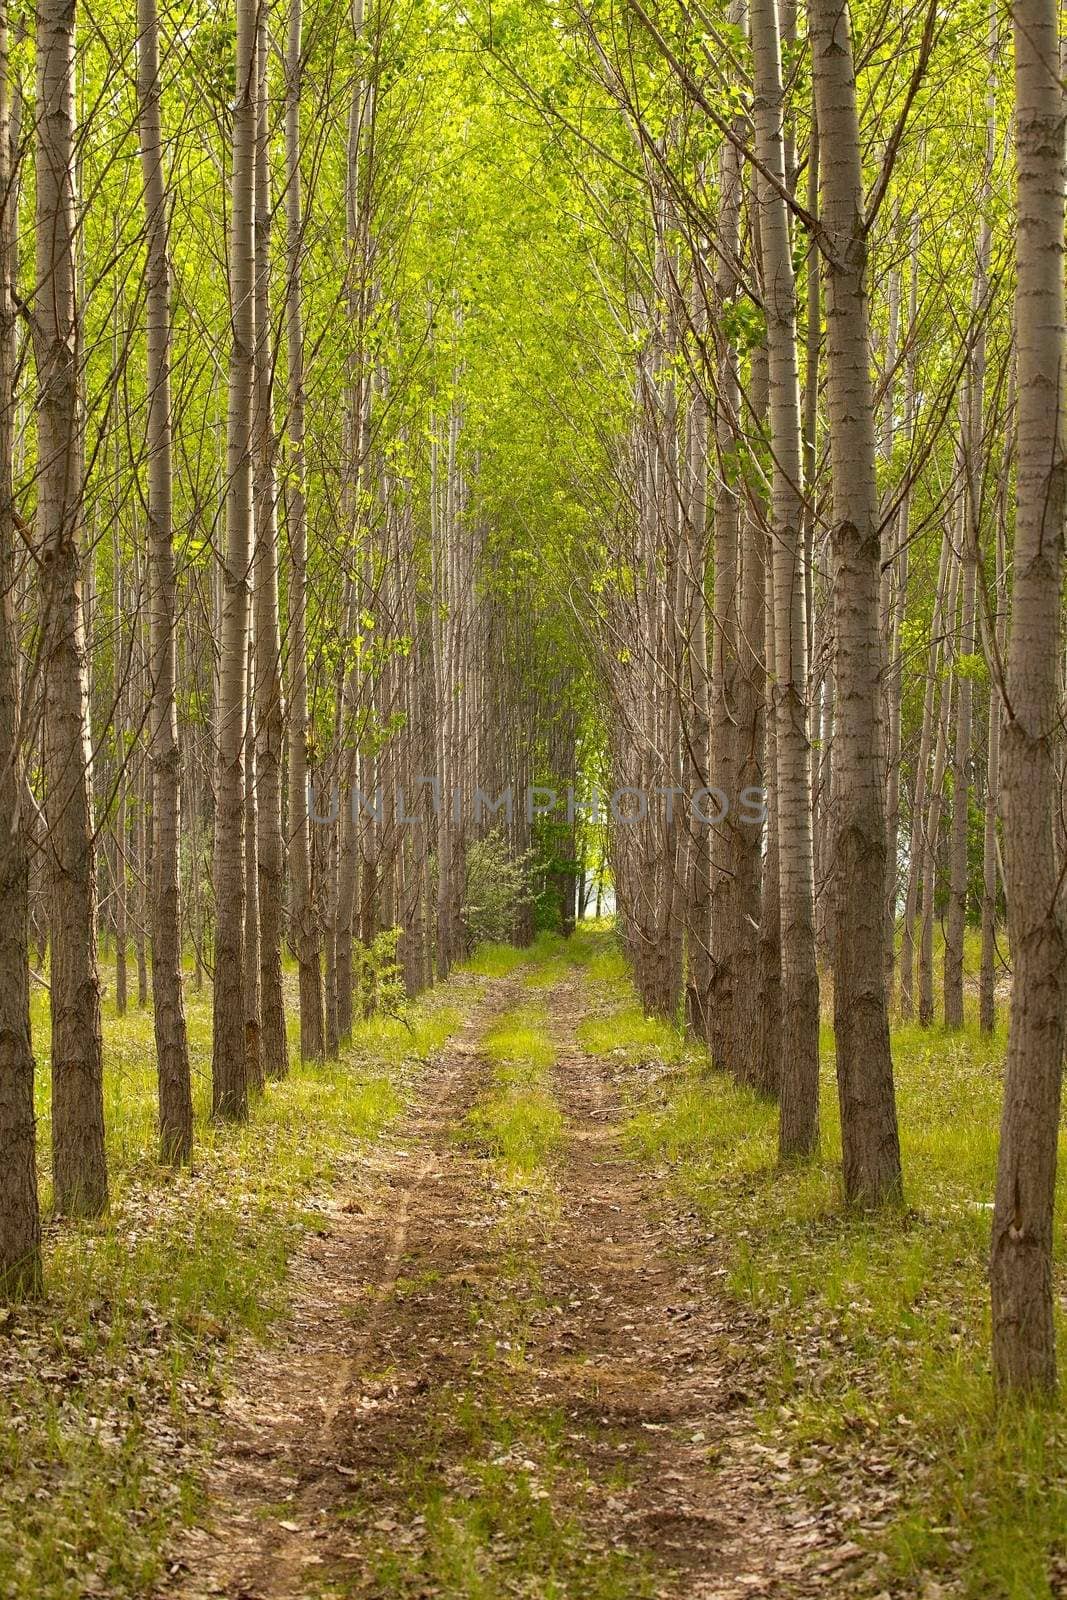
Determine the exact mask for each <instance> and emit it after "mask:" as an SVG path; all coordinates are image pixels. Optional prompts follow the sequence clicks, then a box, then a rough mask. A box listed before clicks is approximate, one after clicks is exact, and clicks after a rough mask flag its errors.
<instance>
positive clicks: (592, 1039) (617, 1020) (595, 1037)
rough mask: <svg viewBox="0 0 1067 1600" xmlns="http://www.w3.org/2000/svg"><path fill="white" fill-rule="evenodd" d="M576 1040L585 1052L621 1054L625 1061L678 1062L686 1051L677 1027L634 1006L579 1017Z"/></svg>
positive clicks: (591, 1053) (590, 1053) (592, 1054)
mask: <svg viewBox="0 0 1067 1600" xmlns="http://www.w3.org/2000/svg"><path fill="white" fill-rule="evenodd" d="M577 1038H578V1043H579V1044H580V1045H581V1047H582V1049H583V1050H584V1051H585V1052H586V1054H587V1055H591V1056H608V1055H615V1054H618V1055H622V1056H625V1057H626V1058H627V1060H628V1061H630V1062H631V1063H632V1062H637V1061H663V1062H678V1061H681V1060H682V1058H683V1057H684V1055H685V1054H686V1044H685V1040H684V1039H683V1038H682V1036H681V1034H680V1033H679V1032H678V1030H677V1028H672V1027H671V1025H670V1023H668V1022H663V1021H661V1019H660V1018H659V1017H646V1016H645V1014H644V1012H643V1011H642V1010H641V1009H640V1007H638V1006H632V1005H631V1006H624V1007H623V1008H622V1009H621V1010H619V1011H611V1012H608V1013H607V1014H606V1015H603V1016H600V1015H598V1016H591V1017H583V1018H582V1020H581V1022H580V1023H579V1024H578V1028H577Z"/></svg>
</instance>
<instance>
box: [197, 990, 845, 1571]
mask: <svg viewBox="0 0 1067 1600" xmlns="http://www.w3.org/2000/svg"><path fill="white" fill-rule="evenodd" d="M524 977H525V980H526V981H525V982H524ZM554 978H556V979H557V981H552V980H553V979H554ZM534 996H536V999H534V998H533V997H534ZM588 1009H589V994H588V991H587V986H586V983H585V981H584V979H583V976H582V975H581V973H580V972H579V971H577V970H575V969H572V970H571V972H569V973H568V974H567V975H566V976H564V977H562V978H558V977H557V974H556V972H554V971H553V970H549V971H548V972H547V973H538V972H537V971H536V970H534V971H532V972H529V973H527V974H525V975H524V974H523V973H522V972H519V973H518V974H515V975H511V976H506V977H502V978H498V979H495V980H490V981H489V983H488V986H487V988H486V991H485V992H484V993H483V995H482V996H481V997H480V999H479V1001H478V1003H477V1005H476V1006H475V1008H474V1009H473V1011H472V1013H471V1015H470V1016H469V1018H468V1020H467V1022H466V1025H465V1027H464V1028H463V1030H462V1032H461V1033H459V1034H458V1035H457V1036H455V1037H454V1038H453V1039H452V1040H451V1041H450V1043H449V1044H448V1046H447V1047H446V1048H445V1049H444V1050H443V1051H442V1053H441V1054H440V1056H439V1057H438V1059H437V1060H436V1061H435V1062H434V1064H433V1066H432V1068H431V1069H430V1070H429V1072H428V1073H427V1075H426V1077H425V1079H424V1080H423V1082H422V1083H421V1085H420V1087H419V1091H418V1096H417V1099H416V1102H415V1105H414V1107H413V1109H412V1111H411V1113H410V1115H409V1116H408V1117H407V1118H406V1120H405V1121H404V1122H403V1123H402V1124H401V1125H400V1126H399V1127H398V1128H396V1129H395V1131H394V1132H393V1134H392V1135H389V1136H387V1137H386V1139H385V1140H384V1141H383V1142H382V1143H381V1144H380V1145H379V1146H378V1149H377V1152H376V1155H375V1157H374V1159H373V1161H372V1162H370V1163H369V1164H368V1165H367V1166H365V1167H364V1168H363V1169H362V1170H361V1171H360V1173H359V1177H358V1181H356V1182H354V1183H352V1184H351V1185H349V1186H348V1187H347V1188H345V1189H343V1190H339V1191H338V1192H337V1193H336V1194H335V1196H334V1198H333V1203H332V1205H331V1207H330V1211H329V1214H328V1218H327V1220H326V1221H325V1223H324V1226H323V1227H322V1228H321V1229H320V1230H319V1232H318V1236H313V1237H312V1238H311V1239H310V1240H309V1241H308V1243H307V1244H306V1245H305V1247H304V1248H303V1250H301V1251H300V1253H299V1255H298V1256H297V1258H296V1261H295V1263H294V1266H293V1274H292V1284H293V1300H292V1309H291V1313H290V1315H289V1317H288V1319H287V1321H286V1323H285V1325H284V1328H283V1330H282V1331H281V1335H280V1337H279V1338H278V1339H276V1340H274V1341H272V1343H271V1344H270V1345H269V1346H267V1347H263V1346H261V1345H260V1346H257V1347H250V1348H249V1351H248V1356H247V1360H244V1361H242V1362H241V1363H240V1366H239V1370H238V1378H237V1382H236V1384H235V1386H234V1388H233V1389H232V1390H231V1392H230V1394H229V1395H228V1397H227V1399H226V1402H225V1422H224V1426H223V1429H222V1434H221V1438H220V1441H219V1448H218V1453H217V1455H216V1459H215V1462H214V1466H213V1469H212V1474H211V1483H210V1493H211V1499H210V1508H209V1510H210V1514H209V1518H208V1522H207V1526H206V1527H205V1528H203V1529H198V1530H194V1531H193V1532H192V1533H191V1534H190V1535H189V1537H188V1539H187V1541H186V1542H185V1543H184V1545H183V1546H182V1548H181V1550H180V1553H179V1561H180V1572H181V1577H180V1580H179V1582H178V1583H177V1585H176V1589H175V1590H171V1591H169V1592H172V1593H174V1592H177V1593H179V1594H180V1595H182V1596H184V1597H188V1600H193V1597H197V1600H200V1597H205V1596H216V1595H225V1596H228V1597H232V1600H283V1597H285V1600H290V1597H304V1596H308V1597H310V1596H323V1597H325V1596H330V1597H333V1596H337V1597H342V1596H346V1597H347V1596H361V1597H364V1596H365V1597H372V1596H373V1597H381V1600H385V1597H400V1596H404V1597H408V1596H427V1597H429V1596H442V1597H444V1596H448V1597H460V1596H464V1597H466V1596H470V1597H483V1596H484V1597H486V1600H489V1597H496V1596H505V1595H537V1596H559V1597H568V1600H570V1597H573V1600H578V1597H584V1596H588V1597H590V1600H601V1597H603V1600H609V1597H610V1600H613V1597H623V1596H633V1597H638V1596H662V1597H664V1600H666V1597H677V1600H683V1597H686V1600H726V1597H731V1600H732V1597H735V1596H753V1595H757V1596H758V1595H778V1596H783V1597H784V1596H801V1595H815V1594H825V1593H828V1592H830V1593H839V1594H843V1593H852V1592H853V1590H854V1585H855V1583H856V1582H859V1581H860V1580H861V1573H862V1569H863V1568H864V1567H868V1568H869V1566H870V1561H869V1557H868V1556H867V1553H866V1552H865V1551H864V1549H863V1548H862V1547H861V1546H860V1545H858V1544H857V1543H855V1542H853V1541H852V1540H851V1539H849V1538H846V1536H845V1534H844V1533H843V1532H842V1526H841V1520H840V1517H839V1515H838V1514H836V1513H835V1510H834V1508H833V1506H832V1504H830V1503H829V1502H826V1501H824V1502H823V1503H822V1505H821V1506H814V1505H813V1504H812V1501H811V1499H810V1497H809V1496H807V1495H805V1494H803V1493H801V1492H800V1491H799V1490H798V1488H797V1487H796V1486H795V1485H794V1484H793V1482H792V1478H791V1475H790V1474H789V1473H787V1472H783V1471H782V1470H781V1468H782V1466H783V1463H784V1458H783V1457H782V1456H781V1455H780V1453H779V1452H777V1451H775V1450H774V1449H772V1448H771V1447H770V1446H769V1445H767V1444H766V1443H765V1442H764V1440H763V1435H762V1430H761V1428H760V1427H759V1425H758V1424H757V1422H756V1420H755V1419H754V1416H753V1407H754V1405H755V1403H756V1401H757V1398H758V1395H759V1392H760V1388H761V1383H760V1373H759V1351H760V1348H761V1346H760V1340H759V1338H758V1336H757V1334H756V1330H755V1328H752V1329H746V1317H745V1313H744V1311H743V1310H742V1309H741V1308H740V1307H739V1305H738V1304H737V1302H736V1301H735V1300H733V1299H730V1298H727V1297H726V1296H725V1295H724V1292H723V1278H724V1276H725V1270H726V1268H725V1263H724V1260H723V1257H722V1253H721V1251H720V1250H718V1249H717V1248H716V1247H715V1245H714V1242H713V1241H711V1240H709V1237H708V1235H707V1232H706V1230H703V1229H702V1228H701V1226H700V1224H699V1222H698V1220H697V1218H696V1217H695V1215H694V1214H693V1212H692V1211H691V1210H689V1211H688V1212H683V1211H682V1210H681V1209H680V1208H679V1206H678V1205H677V1204H672V1203H671V1202H670V1201H669V1200H668V1199H667V1197H666V1196H665V1194H664V1191H663V1187H662V1184H660V1183H659V1182H657V1180H656V1178H655V1176H654V1174H652V1173H651V1172H650V1171H649V1169H648V1168H647V1166H645V1165H643V1164H641V1163H640V1162H639V1161H638V1160H637V1159H636V1158H635V1156H634V1154H633V1153H631V1152H630V1151H629V1149H628V1148H627V1143H626V1140H625V1138H624V1126H625V1123H626V1121H627V1119H628V1117H629V1110H628V1106H627V1096H626V1085H625V1082H623V1081H620V1074H619V1067H618V1062H617V1061H614V1062H613V1061H611V1060H609V1059H607V1058H604V1057H597V1056H591V1055H589V1054H588V1053H586V1052H585V1051H583V1050H582V1049H581V1048H579V1046H578V1044H577V1042H576V1037H575V1030H576V1027H577V1026H578V1025H579V1024H580V1023H581V1022H582V1021H583V1020H584V1019H585V1018H586V1015H587V1012H588ZM624 1070H625V1069H624ZM749 1320H750V1321H751V1320H752V1319H751V1316H750V1319H749ZM749 1332H751V1333H752V1335H753V1337H752V1338H751V1339H748V1338H747V1337H746V1335H747V1334H748V1333H749ZM864 1586H865V1587H866V1585H864Z"/></svg>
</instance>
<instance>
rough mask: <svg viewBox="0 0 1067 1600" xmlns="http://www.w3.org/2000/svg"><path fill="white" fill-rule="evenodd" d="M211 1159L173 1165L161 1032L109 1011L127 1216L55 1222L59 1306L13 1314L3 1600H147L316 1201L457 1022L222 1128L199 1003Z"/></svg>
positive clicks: (197, 1069)
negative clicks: (157, 1038)
mask: <svg viewBox="0 0 1067 1600" xmlns="http://www.w3.org/2000/svg"><path fill="white" fill-rule="evenodd" d="M45 998H46V997H45V996H44V995H43V993H42V992H38V994H37V995H35V997H34V1007H33V1012H34V1018H33V1020H34V1025H35V1026H34V1042H35V1047H36V1050H37V1059H38V1067H39V1072H38V1091H39V1096H40V1100H39V1114H40V1123H39V1132H40V1141H41V1145H40V1153H41V1157H42V1167H43V1168H44V1183H43V1197H44V1199H45V1201H46V1203H47V1201H48V1199H49V1182H48V1173H47V1168H48V1143H49V1131H50V1127H49V1113H48V1104H47V1082H48V1038H47V1024H46V1015H45V1006H44V1000H45ZM187 1003H188V1017H189V1034H190V1047H191V1058H192V1066H193V1072H194V1083H195V1100H196V1105H197V1111H198V1125H197V1130H196V1139H197V1142H196V1150H195V1155H194V1160H193V1164H192V1167H191V1169H190V1170H188V1171H184V1172H179V1173H174V1172H171V1171H169V1170H167V1169H164V1168H161V1167H160V1166H159V1164H158V1162H157V1160H156V1126H155V1071H154V1059H153V1046H152V1024H151V1018H150V1015H149V1014H148V1013H147V1012H141V1011H139V1010H138V1009H137V1007H136V1005H134V1006H133V1007H132V1008H131V1009H130V1011H129V1013H128V1015H127V1017H126V1018H124V1019H121V1020H120V1019H118V1018H116V1016H115V1014H114V1005H113V1000H112V999H111V998H110V996H108V997H107V998H106V999H105V1005H104V1023H105V1105H106V1114H107V1143H108V1155H109V1161H110V1174H111V1196H112V1205H111V1210H110V1213H109V1214H108V1216H106V1217H105V1218H103V1219H101V1220H100V1221H99V1222H95V1223H84V1224H73V1223H63V1224H61V1225H60V1224H55V1223H49V1224H48V1225H47V1229H46V1272H47V1282H48V1299H47V1301H46V1302H45V1303H44V1304H43V1305H40V1306H34V1307H24V1308H19V1309H12V1310H10V1311H8V1312H7V1313H0V1460H2V1461H3V1464H4V1468H5V1471H4V1474H3V1478H2V1481H0V1593H3V1594H4V1595H5V1596H11V1597H12V1600H83V1597H85V1596H89V1595H91V1594H94V1593H101V1594H107V1595H113V1596H116V1597H117V1596H127V1595H129V1596H133V1595H143V1594H145V1593H148V1592H150V1591H151V1590H152V1589H153V1588H154V1586H155V1584H156V1582H157V1581H158V1579H159V1576H160V1572H161V1568H160V1559H161V1557H160V1550H161V1546H162V1544H163V1541H164V1539H165V1538H166V1537H167V1536H168V1535H170V1534H171V1533H172V1532H173V1529H174V1526H175V1524H176V1523H178V1522H181V1521H182V1520H184V1519H185V1518H187V1517H188V1516H189V1515H190V1514H191V1513H192V1511H193V1510H194V1509H195V1506H196V1503H197V1497H198V1487H197V1485H198V1481H199V1468H200V1460H201V1451H202V1449H203V1447H204V1443H205V1440H206V1438H207V1436H208V1433H209V1430H210V1424H211V1419H212V1416H213V1414H214V1412H215V1410H216V1408H217V1403H218V1390H219V1380H220V1376H221V1373H222V1371H223V1370H224V1367H225V1363H226V1359H227V1352H228V1348H229V1346H230V1345H231V1343H232V1341H233V1340H234V1339H235V1337H236V1336H238V1335H240V1334H242V1333H245V1332H250V1333H252V1334H253V1335H257V1336H262V1335H263V1334H264V1333H265V1332H266V1331H267V1330H268V1329H269V1326H270V1324H271V1321H272V1319H273V1318H274V1317H275V1315H276V1314H277V1313H278V1311H279V1310H280V1309H281V1308H282V1306H283V1305H284V1299H285V1291H284V1275H285V1271H286V1264H287V1261H288V1257H289V1255H290V1253H291V1251H292V1249H293V1247H294V1246H295V1244H296V1243H297V1242H298V1240H299V1238H300V1237H301V1235H302V1234H303V1233H304V1232H305V1231H306V1230H307V1229H308V1228H309V1227H315V1226H319V1225H321V1219H320V1217H319V1216H317V1215H316V1213H315V1212H314V1211H309V1209H308V1202H309V1199H310V1197H311V1194H312V1191H313V1190H314V1189H316V1188H318V1187H320V1186H325V1185H328V1184H329V1183H330V1182H332V1181H335V1180H336V1179H337V1178H338V1176H339V1175H340V1174H341V1172H342V1170H343V1169H344V1167H345V1165H346V1164H347V1163H348V1162H349V1160H350V1158H351V1157H352V1155H353V1154H354V1153H355V1152H356V1151H357V1150H358V1149H359V1147H360V1145H361V1144H363V1143H365V1142H367V1141H370V1140H372V1139H374V1138H375V1137H376V1136H377V1135H378V1134H379V1133H380V1132H381V1131H382V1129H383V1128H384V1127H385V1126H386V1124H387V1123H388V1122H389V1121H390V1120H391V1119H392V1118H394V1117H395V1115H396V1114H397V1112H398V1111H399V1110H400V1108H401V1106H402V1104H403V1101H404V1094H405V1084H406V1081H407V1078H408V1068H407V1067H406V1066H405V1063H406V1062H408V1061H413V1060H414V1059H416V1058H425V1056H426V1055H427V1054H428V1053H429V1052H430V1051H432V1050H433V1049H435V1048H438V1047H439V1046H440V1044H442V1043H443V1042H444V1039H445V1038H446V1037H447V1035H448V1033H449V1032H450V1031H451V1030H452V1029H453V1028H454V1027H455V1025H456V1022H457V1018H456V1014H455V1013H454V1012H451V1011H448V1010H445V1009H443V1008H439V1007H436V1006H431V1005H429V1004H428V1005H427V1006H425V1007H421V1008H415V1010H414V1012H413V1015H412V1017H411V1019H410V1022H411V1026H410V1029H409V1028H408V1027H405V1026H404V1025H403V1024H402V1023H394V1022H385V1023H382V1022H371V1023H363V1024H360V1025H359V1027H358V1028H357V1030H356V1036H355V1038H354V1040H353V1044H352V1047H351V1048H350V1049H347V1050H346V1051H345V1054H344V1056H343V1058H342V1059H341V1060H340V1061H339V1062H333V1063H329V1064H327V1065H325V1066H309V1065H301V1064H300V1063H299V1062H298V1061H297V1060H296V1053H295V1051H294V1052H293V1067H292V1071H291V1074H290V1077H289V1078H288V1079H287V1080H286V1082H285V1083H282V1084H272V1085H270V1086H269V1087H268V1090H267V1092H266V1094H265V1095H263V1096H262V1097H261V1098H260V1099H258V1100H257V1101H256V1102H255V1103H254V1105H253V1108H252V1116H251V1120H250V1122H249V1123H248V1124H247V1125H246V1126H244V1127H232V1126H222V1127H216V1126H213V1125H211V1124H210V1123H208V1122H206V1121H205V1119H204V1113H205V1110H206V1103H207V1097H208V1090H209V1082H208V1079H209V1070H210V1046H209V1039H210V1000H209V996H208V995H207V993H206V992H204V993H202V994H199V995H198V994H196V993H195V992H194V991H190V993H189V995H188V997H187Z"/></svg>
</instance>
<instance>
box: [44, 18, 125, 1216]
mask: <svg viewBox="0 0 1067 1600" xmlns="http://www.w3.org/2000/svg"><path fill="white" fill-rule="evenodd" d="M74 30H75V0H42V3H41V5H40V6H39V7H38V13H37V108H36V109H37V173H36V181H37V294H36V305H35V310H36V316H35V336H36V343H37V370H38V380H39V401H38V413H37V450H38V472H37V526H38V533H39V540H40V581H41V612H42V626H43V633H44V639H43V644H42V652H41V667H42V680H43V683H44V730H45V736H44V743H45V755H44V760H45V807H44V810H45V819H46V822H47V825H48V835H47V843H46V849H47V852H48V862H49V870H50V877H51V898H52V974H51V977H52V1166H53V1179H54V1185H55V1203H56V1209H57V1210H58V1211H60V1212H65V1213H67V1214H69V1215H79V1216H96V1215H98V1214H99V1213H100V1212H102V1211H103V1210H104V1209H105V1208H106V1206H107V1197H108V1196H107V1159H106V1154H105V1149H104V1095H103V1039H102V1034H101V1024H100V977H99V972H98V970H97V953H96V864H95V861H94V850H93V815H92V770H91V755H90V750H91V745H90V735H89V706H88V668H87V663H86V650H85V633H84V619H83V616H82V600H81V568H82V554H81V516H82V478H83V462H82V435H81V424H80V417H79V407H78V360H79V350H80V339H79V329H78V323H77V312H76V307H75V256H74V231H75V195H74Z"/></svg>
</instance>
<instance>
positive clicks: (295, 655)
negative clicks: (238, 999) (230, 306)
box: [285, 0, 323, 1061]
mask: <svg viewBox="0 0 1067 1600" xmlns="http://www.w3.org/2000/svg"><path fill="white" fill-rule="evenodd" d="M301 33H302V23H301V0H291V3H290V10H289V37H288V44H287V50H286V60H285V72H286V85H285V89H286V101H285V173H286V192H285V199H286V229H287V233H286V268H287V283H286V291H285V319H286V339H287V349H288V356H289V430H288V433H289V464H288V472H287V474H286V480H285V481H286V523H287V526H288V531H289V894H290V900H289V938H290V942H291V944H292V946H293V953H294V955H295V956H296V961H297V967H298V970H299V975H300V976H299V982H300V1055H301V1059H302V1060H304V1061H320V1060H321V1059H322V1056H323V1014H322V956H321V952H320V947H319V937H318V928H317V925H316V920H315V914H314V907H313V905H312V902H311V842H310V839H309V837H308V804H307V787H308V759H307V740H308V733H309V726H308V673H307V502H306V499H305V489H304V316H303V307H302V306H301V303H300V299H301V287H302V276H301V262H302V255H303V248H304V239H303V234H304V218H303V203H302V191H301V177H300V89H301V82H302V77H303V64H302V54H301V48H302V47H301Z"/></svg>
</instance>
